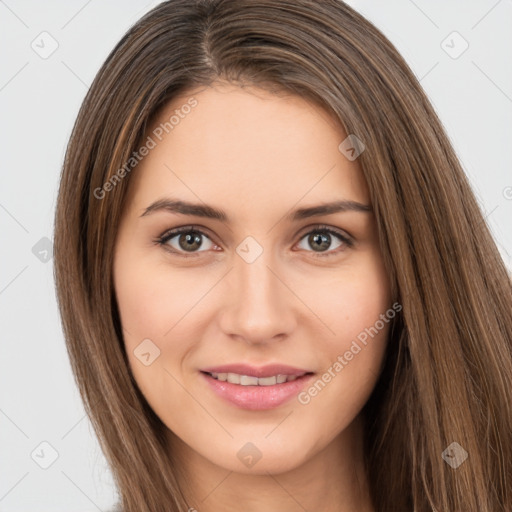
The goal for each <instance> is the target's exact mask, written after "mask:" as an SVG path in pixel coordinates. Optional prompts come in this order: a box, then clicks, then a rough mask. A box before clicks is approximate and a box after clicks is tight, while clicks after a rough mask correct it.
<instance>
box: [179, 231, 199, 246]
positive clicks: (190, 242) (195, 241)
mask: <svg viewBox="0 0 512 512" xmlns="http://www.w3.org/2000/svg"><path fill="white" fill-rule="evenodd" d="M183 237H184V238H185V242H183ZM179 243H180V247H181V248H182V249H185V250H190V249H199V247H201V236H200V235H198V234H190V233H186V234H185V235H181V236H180V238H179ZM194 245H195V246H194Z"/></svg>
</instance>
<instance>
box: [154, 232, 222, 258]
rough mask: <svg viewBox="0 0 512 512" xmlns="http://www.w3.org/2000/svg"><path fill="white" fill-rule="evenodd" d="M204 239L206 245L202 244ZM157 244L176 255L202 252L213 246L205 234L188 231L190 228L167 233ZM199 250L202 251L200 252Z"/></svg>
mask: <svg viewBox="0 0 512 512" xmlns="http://www.w3.org/2000/svg"><path fill="white" fill-rule="evenodd" d="M205 239H206V240H207V243H206V244H205V242H204V240H205ZM158 242H159V243H160V244H161V245H166V246H168V247H170V249H171V250H172V251H174V252H178V253H180V252H181V253H195V252H203V250H208V249H211V248H212V247H213V245H214V244H213V242H212V241H211V240H210V238H209V237H208V236H207V235H206V234H205V233H203V232H202V231H198V230H195V229H190V227H186V228H184V229H183V228H181V229H175V230H172V231H169V232H167V233H166V234H165V235H163V236H162V237H161V238H160V239H159V240H158ZM199 249H202V250H201V251H200V250H199Z"/></svg>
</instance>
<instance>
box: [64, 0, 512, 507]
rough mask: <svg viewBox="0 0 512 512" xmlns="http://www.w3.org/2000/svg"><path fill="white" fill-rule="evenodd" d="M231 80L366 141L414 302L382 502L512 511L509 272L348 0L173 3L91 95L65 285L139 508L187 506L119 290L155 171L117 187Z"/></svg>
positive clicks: (400, 64)
mask: <svg viewBox="0 0 512 512" xmlns="http://www.w3.org/2000/svg"><path fill="white" fill-rule="evenodd" d="M218 80H224V81H228V82H231V83H237V84H243V83H246V84H253V85H257V86H259V87H262V88H269V89H272V88H273V87H275V88H276V89H278V88H279V89H282V90H285V91H287V92H289V93H292V94H297V95H300V96H302V97H305V98H307V99H310V100H311V101H314V102H317V103H319V104H321V105H322V106H323V107H324V108H325V109H326V110H327V111H328V112H329V113H330V114H331V115H332V116H333V117H334V118H335V119H338V120H339V121H340V123H341V124H342V126H343V127H344V129H345V132H346V133H347V134H355V135H356V136H357V137H358V138H359V139H360V140H362V141H363V143H364V145H365V148H366V149H365V150H364V151H363V153H362V154H361V155H360V156H359V161H360V164H361V166H362V169H363V172H364V176H365V178H366V181H367V184H368V187H369V190H370V196H371V202H372V206H373V209H374V212H375V216H376V222H377V227H378V230H379V236H380V243H381V249H382V254H383V257H384V261H385V264H386V267H387V271H388V273H389V276H390V279H391V283H392V292H393V295H394V296H395V298H397V300H398V301H399V302H400V304H401V305H402V310H401V312H400V314H399V315H398V317H397V318H396V322H395V325H394V328H393V330H392V331H391V334H390V339H389V345H388V352H387V355H386V360H385V365H384V369H383V372H382V374H381V376H380V379H379V381H378V384H377V386H376V387H375V390H374V393H373V394H372V396H371V398H370V400H369V401H368V403H367V404H366V406H365V409H364V415H365V418H366V432H365V435H366V445H365V454H366V455H365V456H366V465H367V471H368V479H369V485H370V489H371V495H372V500H373V502H374V505H375V507H376V510H377V511H386V512H387V511H417V512H420V511H426V510H429V511H430V510H432V509H434V510H437V511H439V512H441V511H443V512H453V511H460V512H462V511H464V512H469V511H475V512H476V511H478V512H484V511H487V512H499V511H503V512H504V511H510V510H512V405H511V404H512V341H511V340H512V307H511V306H512V287H511V282H510V279H509V276H508V274H507V271H506V268H505V266H504V264H503V261H502V259H501V257H500V255H499V253H498V251H497V249H496V245H495V243H494V241H493V239H492V237H491V235H490V233H489V230H488V227H487V226H486V223H485V220H484V217H483V215H482V213H481V211H480V209H479V207H478V205H477V202H476V200H475V197H474V195H473V193H472V191H471V189H470V186H469V185H468V181H467V179H466V177H465V175H464V172H463V169H462V168H461V165H460V163H459V161H458V159H457V156H456V154H455V152H454V150H453V149H452V146H451V144H450V142H449V140H448V138H447V136H446V135H445V132H444V130H443V127H442V125H441V122H440V121H439V119H438V117H437V115H436V113H435V111H434V110H433V108H432V106H431V104H430V102H429V100H428V98H427V97H426V95H425V93H424V92H423V90H422V89H421V87H420V85H419V83H418V81H417V79H416V78H415V76H414V74H413V73H412V72H411V70H410V69H409V67H408V66H407V64H406V62H405V61H404V60H403V58H402V57H401V56H400V55H399V53H398V52H397V50H396V49H395V48H394V47H393V45H392V44H391V43H390V42H389V41H388V40H387V39H386V37H385V36H384V35H383V34H382V33H381V32H380V31H379V30H378V29H376V28H375V27H374V26H373V25H372V24H371V23H370V22H368V21H367V20H365V19H364V18H363V17H362V16H361V15H359V14H358V13H357V12H355V11H354V10H353V9H352V8H350V7H349V6H347V5H346V4H344V3H343V2H341V1H339V0H324V1H318V2H317V1H312V0H279V1H276V0H172V1H169V2H164V3H162V4H160V5H158V6H157V7H156V8H154V9H153V10H152V11H151V12H149V13H148V14H146V15H145V16H144V17H143V18H142V19H141V20H140V21H139V22H137V23H136V24H135V25H134V26H133V27H132V28H131V29H130V30H129V31H128V32H127V34H126V35H125V36H124V37H123V38H122V40H121V41H120V42H119V43H118V44H117V46H116V47H115V48H114V50H113V51H112V52H111V54H110V55H109V56H108V58H107V59H106V61H105V63H104V64H103V66H102V68H101V69H100V71H99V73H98V75H97V76H96V78H95V80H94V82H93V84H92V86H91V88H90V89H89V91H88V93H87V96H86V98H85V100H84V102H83V105H82V108H81V110H80V112H79V115H78V118H77V120H76V123H75V126H74V129H73V133H72V136H71V139H70V142H69V146H68V148H67V152H66V157H65V161H64V165H63V170H62V176H61V185H60V190H59V196H58V204H57V210H56V217H55V239H54V244H55V247H54V254H55V278H56V286H57V293H58V301H59V307H60V310H61V315H62V324H63V330H64V335H65V339H66V343H67V349H68V353H69V357H70V360H71V365H72V369H73V372H74V375H75V378H76V382H77V385H78V387H79V390H80V393H81V396H82V399H83V401H84V403H85V407H86V410H87V412H88V414H89V416H90V418H91V421H92V423H93V426H94V428H95V431H96V433H97V436H98V438H99V441H100V444H101V447H102V449H103V451H104V453H105V456H106V457H107V460H108V462H109V464H110V467H111V470H112V472H113V476H114V478H115V482H116V485H117V486H118V490H119V493H120V498H121V505H122V508H123V510H124V511H125V512H160V511H162V512H163V511H166V512H169V511H171V510H172V511H178V510H180V511H183V510H186V509H187V504H186V502H185V499H184V497H183V495H182V493H181V491H180V489H179V486H178V481H179V478H178V477H179V475H178V471H180V467H179V466H178V465H177V463H176V461H175V460H174V458H173V455H172V453H169V450H168V448H167V446H166V443H165V436H164V432H165V429H166V427H165V425H163V423H162V422H161V421H160V420H159V418H158V417H157V416H156V415H155V414H154V412H153V411H152V410H151V408H150V407H149V405H148V404H147V402H146V401H145V399H144V397H143V396H142V394H141V392H140V391H139V389H138V387H137V385H136V382H135V380H134V378H133V376H132V374H131V372H130V369H129V365H128V361H127V357H126V354H125V351H124V345H123V337H122V326H121V324H120V321H119V314H118V310H117V305H116V300H115V294H114V289H113V281H112V261H113V249H114V243H115V238H116V233H117V227H118V224H119V220H120V216H121V214H122V210H123V206H124V202H125V201H124V199H125V196H126V191H127V187H128V184H129V182H130V175H131V174H132V173H133V172H137V170H136V167H135V168H134V170H133V171H131V172H129V173H125V174H126V175H125V176H124V177H123V178H122V179H117V181H116V182H115V186H113V187H111V189H110V190H109V191H108V193H105V194H103V197H102V198H98V196H99V195H101V194H98V192H97V191H98V190H100V189H102V187H103V186H104V184H105V183H107V182H108V181H109V180H111V179H112V177H113V176H114V175H115V174H116V173H118V171H119V169H122V168H123V167H124V166H125V164H126V162H127V161H129V159H130V157H131V155H132V153H133V152H134V151H135V150H136V149H137V147H138V144H140V141H141V138H142V137H143V134H144V132H145V129H146V127H147V125H148V123H149V121H150V119H151V118H152V116H154V115H155V114H156V113H158V112H159V110H160V109H161V108H162V107H163V106H164V105H165V104H166V103H167V102H168V101H169V100H170V99H172V98H173V97H174V96H176V95H177V94H178V93H183V92H184V91H185V92H186V91H187V90H190V89H192V88H194V87H196V86H201V85H204V86H207V85H210V84H211V83H212V82H214V81H218ZM340 142H341V140H340ZM118 176H119V175H118ZM94 191H96V193H95V192H94ZM452 442H457V443H458V444H459V445H460V446H461V447H462V448H463V449H464V450H465V451H466V452H467V454H468V458H467V460H466V461H465V462H464V463H462V464H461V465H460V466H459V467H457V468H456V469H454V468H452V467H451V466H450V465H449V464H447V463H446V462H445V460H443V457H442V454H443V452H444V450H445V449H446V448H447V447H448V446H449V445H451V443H452Z"/></svg>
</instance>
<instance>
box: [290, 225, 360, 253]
mask: <svg viewBox="0 0 512 512" xmlns="http://www.w3.org/2000/svg"><path fill="white" fill-rule="evenodd" d="M303 240H305V243H306V244H307V245H308V246H309V247H310V248H311V249H312V251H309V252H316V253H327V254H332V253H333V252H336V253H337V252H339V251H338V250H336V249H339V248H340V247H341V249H340V250H343V249H344V248H345V247H351V246H352V241H351V240H350V239H349V238H348V237H347V236H345V235H343V234H341V233H339V232H338V231H334V230H333V229H330V228H318V229H315V230H314V231H310V232H309V233H306V235H304V236H303V237H302V239H301V242H302V241H303ZM333 243H336V245H334V247H333ZM299 247H300V245H299ZM301 248H302V249H305V250H308V249H307V247H304V246H302V247H301Z"/></svg>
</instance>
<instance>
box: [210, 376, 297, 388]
mask: <svg viewBox="0 0 512 512" xmlns="http://www.w3.org/2000/svg"><path fill="white" fill-rule="evenodd" d="M210 375H211V376H212V377H213V378H214V379H217V380H220V381H223V382H230V383H231V384H239V385H241V386H274V385H275V384H283V383H284V382H291V381H293V380H295V379H296V378H297V377H302V375H274V376H272V377H259V378H258V377H253V376H251V375H239V374H238V373H210Z"/></svg>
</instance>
